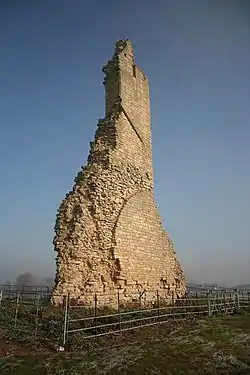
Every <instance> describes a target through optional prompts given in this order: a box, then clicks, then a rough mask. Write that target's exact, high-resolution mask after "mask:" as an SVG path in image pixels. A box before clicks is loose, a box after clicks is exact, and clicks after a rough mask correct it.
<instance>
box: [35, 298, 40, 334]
mask: <svg viewBox="0 0 250 375" xmlns="http://www.w3.org/2000/svg"><path fill="white" fill-rule="evenodd" d="M39 308H40V294H37V296H36V319H35V330H34V338H36V335H37V328H38V318H39Z"/></svg>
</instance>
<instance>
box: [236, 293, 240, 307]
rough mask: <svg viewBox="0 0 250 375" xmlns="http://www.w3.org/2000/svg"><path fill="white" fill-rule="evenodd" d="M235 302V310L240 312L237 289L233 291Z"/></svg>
mask: <svg viewBox="0 0 250 375" xmlns="http://www.w3.org/2000/svg"><path fill="white" fill-rule="evenodd" d="M235 301H236V307H237V309H238V310H240V298H239V291H238V289H235Z"/></svg>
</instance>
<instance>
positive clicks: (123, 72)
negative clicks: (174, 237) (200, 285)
mask: <svg viewBox="0 0 250 375" xmlns="http://www.w3.org/2000/svg"><path fill="white" fill-rule="evenodd" d="M103 72H104V73H105V79H104V85H105V90H106V116H105V118H104V119H102V120H99V122H98V128H97V131H96V134H95V139H94V142H91V143H90V148H91V149H90V154H89V157H88V162H87V165H86V166H85V167H82V170H81V171H80V172H79V173H78V175H77V177H76V178H75V184H74V186H73V189H72V191H71V192H70V193H69V194H67V195H66V197H65V199H64V200H63V202H62V203H61V205H60V206H59V209H58V215H57V220H56V225H55V233H56V235H55V237H54V241H53V243H54V246H55V250H56V251H57V254H58V255H57V273H56V278H55V288H54V291H53V296H52V302H53V303H54V304H60V303H61V302H62V299H63V296H65V295H66V294H68V293H69V294H70V298H72V299H74V300H75V301H76V302H77V303H85V304H92V303H93V294H95V293H99V300H98V301H99V304H109V303H112V301H114V300H115V299H116V298H117V290H119V295H120V298H121V299H122V300H123V301H125V302H126V301H131V300H132V299H133V298H134V293H135V292H138V291H141V290H144V289H147V290H151V291H156V290H158V293H161V294H164V295H167V296H169V297H170V296H171V298H172V297H173V295H174V296H178V297H181V296H183V295H184V294H185V292H186V286H185V280H184V276H183V272H182V270H181V267H180V264H179V262H178V261H177V259H176V254H175V251H174V249H173V244H172V242H171V240H170V239H169V237H168V235H167V233H166V232H165V230H164V228H163V226H162V224H161V219H160V215H159V213H158V209H157V207H156V204H155V200H154V192H153V167H152V147H151V121H150V103H149V84H148V79H147V78H146V77H145V75H144V73H143V72H142V70H141V69H139V68H138V67H137V66H136V65H135V63H134V57H133V49H132V45H131V42H130V41H128V40H126V41H119V42H117V43H116V48H115V53H114V55H113V58H112V60H111V61H109V62H108V64H107V65H106V66H104V68H103ZM154 298H155V295H154V293H152V292H149V291H148V294H147V299H148V300H150V299H154Z"/></svg>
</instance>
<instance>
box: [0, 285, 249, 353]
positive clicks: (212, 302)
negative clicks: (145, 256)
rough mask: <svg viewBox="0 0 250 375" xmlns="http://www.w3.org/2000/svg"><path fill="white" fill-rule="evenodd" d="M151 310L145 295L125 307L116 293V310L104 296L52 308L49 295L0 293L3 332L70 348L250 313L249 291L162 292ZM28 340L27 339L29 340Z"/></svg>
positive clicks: (68, 300) (67, 300)
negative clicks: (171, 324)
mask: <svg viewBox="0 0 250 375" xmlns="http://www.w3.org/2000/svg"><path fill="white" fill-rule="evenodd" d="M152 293H154V294H155V301H154V303H153V304H152V305H151V306H150V305H148V304H145V303H143V300H142V297H141V296H142V293H139V294H137V296H134V302H133V304H130V305H125V306H124V304H123V303H122V301H121V298H120V297H121V296H120V294H119V292H117V298H116V307H115V308H114V305H112V307H110V308H109V307H103V306H101V303H100V302H101V300H102V298H103V295H100V294H95V295H93V306H92V307H89V308H87V307H83V306H79V305H77V304H74V303H73V301H72V300H71V298H70V295H68V296H65V298H64V304H63V306H61V307H60V308H53V307H51V306H50V305H49V303H48V302H49V298H50V295H49V294H48V292H47V290H46V289H45V290H42V289H41V290H38V289H36V290H35V291H32V290H31V288H26V289H25V290H13V289H11V290H10V289H7V290H6V288H5V290H0V328H1V327H2V329H9V331H13V332H15V333H16V334H18V335H19V336H20V337H21V336H25V335H26V336H27V335H28V336H29V337H32V340H37V339H38V338H39V339H40V338H43V339H46V340H47V338H48V337H50V338H51V340H52V341H53V342H54V343H57V344H61V345H63V346H65V344H66V343H67V341H68V340H70V339H71V338H72V337H73V336H74V335H81V340H82V339H91V338H94V337H100V336H106V335H110V334H118V333H121V332H124V331H129V330H134V329H138V328H142V327H147V326H152V325H157V324H162V323H166V322H168V321H171V320H173V319H183V318H187V317H189V316H212V315H214V314H231V313H233V312H235V311H237V310H239V309H244V308H250V290H233V291H229V290H222V291H209V292H208V291H205V290H204V291H201V292H199V293H197V292H196V293H191V292H190V293H189V294H188V295H187V297H186V298H185V299H176V298H171V299H170V300H169V299H167V298H166V299H164V298H160V296H159V293H158V292H157V291H152ZM26 336H25V337H26Z"/></svg>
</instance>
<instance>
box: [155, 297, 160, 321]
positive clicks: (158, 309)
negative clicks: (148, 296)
mask: <svg viewBox="0 0 250 375" xmlns="http://www.w3.org/2000/svg"><path fill="white" fill-rule="evenodd" d="M156 293H157V294H156V296H157V315H158V320H160V296H159V291H158V290H157V292H156Z"/></svg>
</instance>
